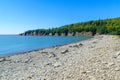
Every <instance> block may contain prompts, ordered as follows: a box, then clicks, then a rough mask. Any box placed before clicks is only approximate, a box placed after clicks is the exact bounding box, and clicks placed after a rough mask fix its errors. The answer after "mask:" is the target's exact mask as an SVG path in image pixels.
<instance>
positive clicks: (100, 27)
mask: <svg viewBox="0 0 120 80" xmlns="http://www.w3.org/2000/svg"><path fill="white" fill-rule="evenodd" d="M75 32H92V33H93V35H94V34H96V33H98V34H113V35H120V18H113V19H105V20H94V21H88V22H80V23H75V24H70V25H65V26H62V27H59V28H52V29H37V30H29V31H26V32H25V35H48V34H50V33H51V34H52V35H55V33H58V35H61V33H64V34H65V35H67V34H68V33H75Z"/></svg>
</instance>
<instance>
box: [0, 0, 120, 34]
mask: <svg viewBox="0 0 120 80" xmlns="http://www.w3.org/2000/svg"><path fill="white" fill-rule="evenodd" d="M114 17H120V0H0V34H19V33H22V32H24V31H26V30H30V29H38V28H53V27H59V26H63V25H66V24H71V23H76V22H84V21H89V20H96V19H105V18H114Z"/></svg>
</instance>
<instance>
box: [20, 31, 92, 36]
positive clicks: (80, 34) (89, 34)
mask: <svg viewBox="0 0 120 80" xmlns="http://www.w3.org/2000/svg"><path fill="white" fill-rule="evenodd" d="M20 35H21V36H93V33H92V32H72V33H67V34H66V33H59V34H58V33H55V34H52V33H49V34H42V33H36V32H32V33H22V34H20Z"/></svg>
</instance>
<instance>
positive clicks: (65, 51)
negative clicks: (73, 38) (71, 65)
mask: <svg viewBox="0 0 120 80" xmlns="http://www.w3.org/2000/svg"><path fill="white" fill-rule="evenodd" d="M67 52H69V51H68V50H63V51H61V53H62V54H65V53H67Z"/></svg>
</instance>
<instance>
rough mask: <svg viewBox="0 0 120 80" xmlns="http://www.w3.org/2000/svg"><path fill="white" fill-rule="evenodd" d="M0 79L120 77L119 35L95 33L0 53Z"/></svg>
mask: <svg viewBox="0 0 120 80" xmlns="http://www.w3.org/2000/svg"><path fill="white" fill-rule="evenodd" d="M0 80H120V39H119V38H118V37H117V36H111V35H98V36H94V38H91V39H89V40H85V41H81V42H77V43H72V44H69V45H64V46H56V47H51V48H47V49H42V50H36V51H31V52H26V53H23V54H16V55H11V56H6V57H0Z"/></svg>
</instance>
